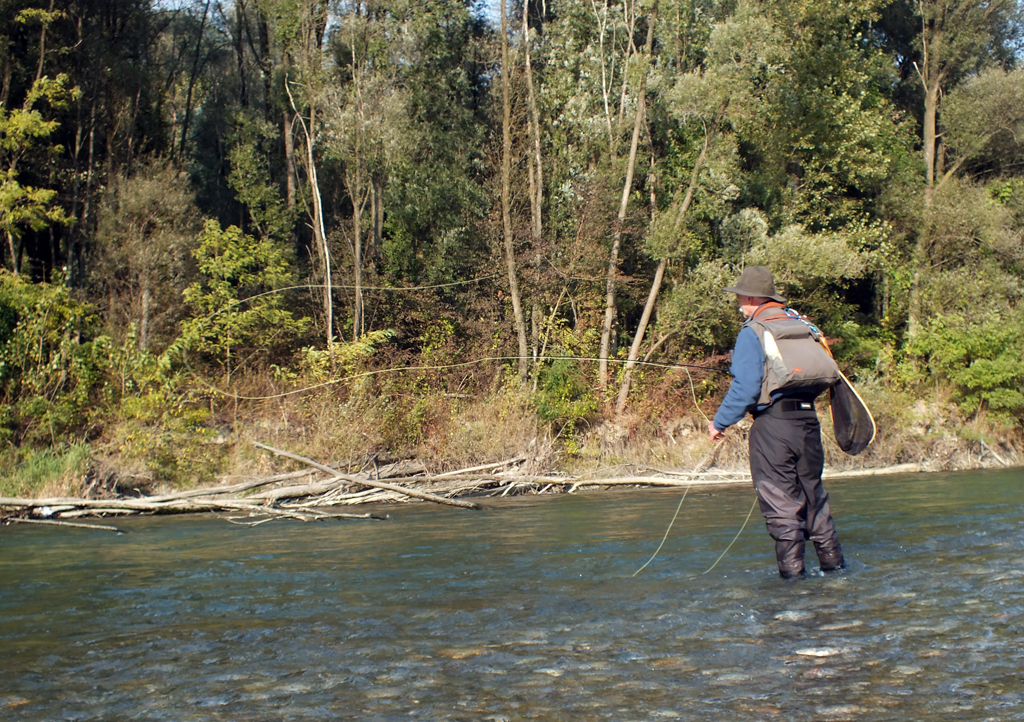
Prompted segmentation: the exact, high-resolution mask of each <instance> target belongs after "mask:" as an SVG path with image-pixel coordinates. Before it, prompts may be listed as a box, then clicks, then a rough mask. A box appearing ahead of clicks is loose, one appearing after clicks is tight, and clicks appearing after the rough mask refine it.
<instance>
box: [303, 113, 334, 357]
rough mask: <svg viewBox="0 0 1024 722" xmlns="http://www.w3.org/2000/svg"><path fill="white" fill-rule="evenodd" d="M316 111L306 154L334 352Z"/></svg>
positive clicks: (329, 338)
mask: <svg viewBox="0 0 1024 722" xmlns="http://www.w3.org/2000/svg"><path fill="white" fill-rule="evenodd" d="M315 124H316V112H315V110H314V107H313V104H312V103H311V104H310V108H309V128H308V129H307V131H306V154H307V162H308V163H309V186H310V190H311V191H312V195H313V238H314V242H315V243H316V244H317V248H318V249H319V253H320V256H321V258H322V259H323V264H324V320H325V323H326V325H327V349H328V351H330V352H331V355H332V358H333V354H334V289H333V286H334V281H333V279H332V278H331V249H330V248H329V247H328V246H327V232H326V230H325V228H324V208H323V201H322V200H321V196H320V181H319V179H318V178H317V173H316V158H315V156H314V154H313V138H314V134H315V133H316V125H315Z"/></svg>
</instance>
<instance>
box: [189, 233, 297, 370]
mask: <svg viewBox="0 0 1024 722" xmlns="http://www.w3.org/2000/svg"><path fill="white" fill-rule="evenodd" d="M194 255H195V258H196V260H197V261H198V262H199V272H200V273H201V274H202V275H203V276H205V280H204V281H203V282H201V283H194V284H192V285H191V286H189V287H188V288H187V289H185V302H186V303H187V304H188V305H189V307H190V308H191V309H192V313H193V316H192V318H189V319H187V320H185V321H183V322H182V324H181V336H180V337H179V338H178V340H177V341H175V343H174V344H173V346H172V348H171V349H170V350H171V351H172V352H186V351H191V350H195V351H198V352H200V353H203V354H207V355H208V356H209V357H210V358H212V359H213V361H214V363H215V364H217V365H218V366H219V367H220V368H221V371H222V373H223V375H224V380H225V383H227V382H230V380H231V376H232V374H233V373H236V372H238V371H240V370H242V369H244V368H246V367H249V366H251V365H259V364H260V362H263V363H265V362H266V360H267V358H266V356H267V354H268V353H270V352H272V351H274V350H278V349H281V348H282V347H284V346H285V345H286V344H288V343H289V342H290V341H292V340H293V339H294V338H295V336H297V335H298V334H299V333H301V332H302V331H303V330H304V329H305V327H306V321H305V319H296V318H295V317H294V315H293V314H292V312H291V311H290V310H287V309H286V308H285V307H284V306H285V299H284V297H283V296H282V295H281V294H280V293H277V292H276V291H278V289H280V288H281V287H282V286H284V285H285V284H286V283H288V282H289V281H290V279H291V273H290V269H289V266H288V263H287V260H286V259H287V255H286V253H285V252H284V250H283V249H282V248H281V246H280V245H279V244H277V243H275V242H273V241H272V240H270V239H267V238H263V239H255V238H253V237H252V236H249V235H245V234H243V233H242V231H241V230H239V228H238V227H237V226H228V228H226V229H223V230H222V229H221V227H220V224H219V223H218V222H217V221H212V220H211V221H207V222H206V227H205V228H204V230H203V233H202V234H201V235H200V236H199V246H198V248H196V250H195V252H194ZM254 362H255V364H254Z"/></svg>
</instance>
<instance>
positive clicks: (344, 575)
mask: <svg viewBox="0 0 1024 722" xmlns="http://www.w3.org/2000/svg"><path fill="white" fill-rule="evenodd" d="M827 486H828V488H829V491H830V493H831V497H832V508H833V512H834V514H835V517H836V523H837V527H838V530H839V534H840V539H841V540H842V543H843V547H844V550H845V552H846V557H847V561H848V564H849V569H848V570H847V571H846V572H844V573H841V574H839V575H835V576H828V577H822V576H818V575H816V574H813V572H815V571H816V563H815V562H814V554H813V549H812V548H811V547H810V546H808V570H809V571H811V572H812V576H810V577H809V578H807V579H805V580H802V581H796V582H783V581H782V580H780V579H779V577H778V575H777V573H776V570H775V563H774V552H773V545H772V542H771V540H770V539H769V538H768V535H767V533H766V532H765V530H764V525H763V522H762V520H761V519H760V518H759V516H758V514H757V512H756V511H755V513H754V517H753V518H752V519H751V521H750V523H749V524H748V526H747V528H746V530H745V531H744V533H743V534H742V536H741V537H740V539H739V540H738V541H737V542H736V544H735V546H733V548H732V550H731V551H730V552H729V554H728V555H726V556H725V558H723V559H722V561H721V562H720V563H719V564H718V566H717V567H716V568H715V569H714V571H712V572H711V573H710V574H708V575H706V576H699V574H700V572H702V571H703V570H705V569H707V568H708V566H710V565H711V563H712V562H713V561H714V560H715V558H716V557H717V556H718V555H719V554H720V553H721V551H722V550H723V549H725V547H726V546H727V545H728V544H729V542H730V541H731V540H732V538H733V536H734V535H735V534H736V532H737V531H738V529H739V527H740V524H741V523H742V522H743V519H744V517H746V515H747V511H748V510H749V508H750V504H751V502H752V500H753V491H752V490H751V489H750V488H749V487H748V486H746V485H744V486H731V487H723V488H717V489H710V490H709V489H707V488H694V489H692V490H691V491H690V493H689V495H688V496H687V498H686V500H685V502H684V504H683V508H682V510H681V512H680V514H679V518H678V520H677V521H676V523H675V526H674V528H673V530H672V533H671V535H670V536H669V539H668V541H667V542H666V544H665V546H664V548H663V549H662V550H661V552H660V554H659V555H658V557H657V558H656V559H655V560H654V562H653V563H652V564H651V565H650V566H649V567H648V568H647V569H645V570H644V571H643V572H642V573H641V574H640V575H639V576H637V577H636V578H633V577H632V576H631V575H632V574H633V572H634V571H636V569H637V568H638V567H640V566H641V565H642V564H643V563H644V562H645V561H646V560H647V559H648V558H649V557H650V555H651V554H652V553H653V551H654V549H655V548H656V547H657V545H658V543H659V542H660V541H661V538H662V534H663V533H664V530H665V527H666V525H667V524H668V522H669V520H670V519H671V517H672V514H673V512H674V511H675V508H676V504H677V503H678V500H679V496H680V494H681V492H677V491H656V490H630V491H616V492H599V493H582V494H575V495H571V496H558V497H529V498H525V499H502V500H496V501H489V502H488V503H489V504H490V508H489V509H488V510H487V511H484V512H472V511H466V510H461V509H453V508H447V507H444V508H442V507H436V506H433V505H428V504H410V505H401V506H390V507H387V509H386V511H387V512H389V513H390V514H391V517H392V518H391V519H390V520H389V521H385V522H372V521H357V522H319V523H316V524H303V523H299V522H295V523H291V522H283V521H275V522H271V523H267V524H263V525H261V526H257V527H254V528H249V527H242V526H236V525H232V524H230V523H228V522H226V521H224V520H221V519H218V518H214V517H195V516H192V517H180V518H148V519H127V520H119V521H117V522H114V523H116V524H117V525H118V526H121V527H123V528H125V529H127V530H129V531H130V533H129V534H126V535H120V536H119V535H114V534H111V533H109V532H98V531H87V530H79V529H57V528H51V527H30V526H28V525H21V526H17V525H16V526H11V527H3V528H0V718H2V719H4V720H19V721H20V720H128V719H131V720H175V721H176V722H183V721H186V720H232V721H242V720H335V719H345V720H409V719H423V720H466V721H469V720H552V721H554V720H558V721H566V720H579V721H581V722H583V721H590V720H614V721H615V722H625V721H629V720H719V719H721V720H730V722H733V721H736V720H765V719H779V720H892V719H899V718H904V719H911V720H922V719H936V720H1016V719H1021V720H1024V671H1022V670H1024V634H1022V633H1024V473H1022V472H1021V471H1007V472H998V473H996V472H984V473H978V472H972V473H959V474H947V475H924V474H920V475H913V476H904V477H892V478H886V477H875V478H863V479H845V480H842V481H833V482H831V483H830V484H827Z"/></svg>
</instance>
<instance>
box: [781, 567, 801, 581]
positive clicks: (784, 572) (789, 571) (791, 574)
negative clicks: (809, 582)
mask: <svg viewBox="0 0 1024 722" xmlns="http://www.w3.org/2000/svg"><path fill="white" fill-rule="evenodd" d="M779 576H780V577H782V578H783V579H803V578H804V577H806V576H807V574H806V573H805V572H804V568H803V566H800V567H799V568H798V569H793V568H786V567H779Z"/></svg>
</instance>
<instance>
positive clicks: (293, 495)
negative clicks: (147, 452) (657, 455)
mask: <svg viewBox="0 0 1024 722" xmlns="http://www.w3.org/2000/svg"><path fill="white" fill-rule="evenodd" d="M256 446H258V447H259V448H261V449H264V450H266V451H269V452H271V453H273V454H276V455H278V456H281V457H285V458H289V459H292V460H295V461H299V462H301V463H303V464H304V465H305V466H306V468H305V469H302V470H300V471H293V472H289V473H284V474H277V475H275V476H267V477H263V478H260V479H252V480H250V481H246V482H243V483H239V484H233V485H230V486H218V487H211V488H205V489H195V490H192V491H182V492H176V493H172V494H164V495H161V496H140V497H125V496H121V497H117V498H111V499H76V498H51V499H15V498H4V497H0V521H6V522H26V523H37V524H39V523H41V524H61V525H66V526H89V527H93V528H105V529H110V530H113V531H120V530H118V529H116V528H115V527H97V525H95V524H78V523H75V522H72V521H69V520H71V519H76V518H81V517H106V516H122V515H128V514H174V513H178V514H180V513H188V512H221V513H226V514H228V515H229V516H228V517H227V518H228V520H230V521H234V522H236V523H244V524H259V523H263V522H264V521H269V520H271V519H275V518H288V519H298V520H301V521H317V520H321V519H386V518H387V516H386V515H380V514H351V513H342V512H339V511H338V510H337V509H338V507H342V506H350V505H355V504H370V503H377V504H380V503H392V502H402V501H410V500H412V499H418V500H423V501H430V502H434V503H437V504H446V505H449V506H456V507H462V508H465V509H480V508H482V507H481V505H480V504H479V503H478V502H477V501H474V500H473V499H479V498H483V497H488V496H508V495H513V494H514V495H519V494H538V493H545V492H550V491H558V492H573V491H576V490H577V489H580V488H584V487H611V486H687V485H689V484H699V483H704V484H707V483H722V482H728V481H739V480H742V479H743V476H742V475H737V474H731V473H728V472H708V471H705V470H704V469H702V468H701V467H706V466H707V464H706V463H702V464H700V465H698V468H697V469H696V470H695V471H694V472H692V473H686V474H680V473H673V472H661V471H659V472H656V474H657V475H651V476H617V477H607V478H584V477H562V476H543V475H528V474H525V473H523V472H522V471H521V470H519V467H520V466H521V464H522V463H523V461H524V459H523V458H522V457H516V458H513V459H508V460H505V461H501V462H496V463H493V464H484V465H482V466H475V467H472V468H468V469H459V470H457V471H450V472H447V473H444V474H435V475H428V474H427V473H426V470H425V468H424V466H423V465H422V464H419V463H415V462H399V463H397V464H389V465H386V466H381V467H376V466H375V467H374V468H373V469H371V470H367V471H364V472H361V473H357V474H348V473H343V472H341V471H338V470H337V469H334V468H332V467H330V466H325V465H324V464H320V463H318V462H316V461H314V460H312V459H307V458H306V457H303V456H299V455H297V454H292V453H290V452H287V451H282V450H281V449H275V448H274V447H271V446H267V445H265V444H256ZM464 497H470V498H464Z"/></svg>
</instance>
